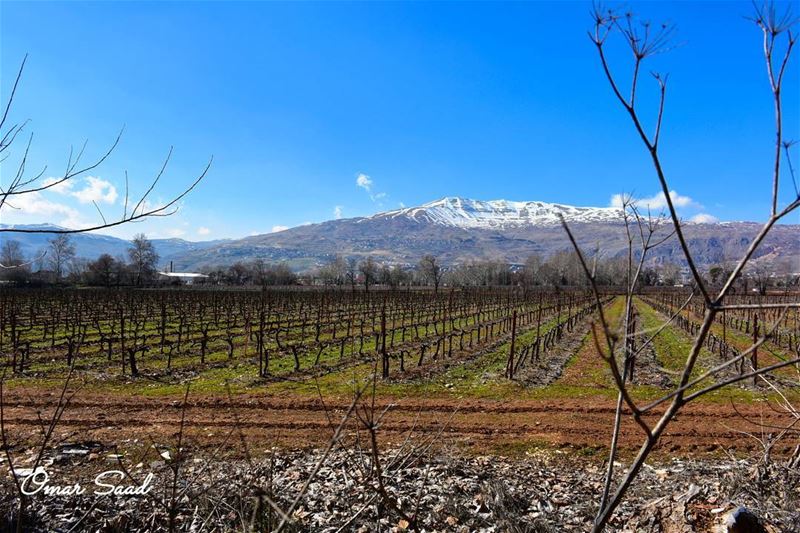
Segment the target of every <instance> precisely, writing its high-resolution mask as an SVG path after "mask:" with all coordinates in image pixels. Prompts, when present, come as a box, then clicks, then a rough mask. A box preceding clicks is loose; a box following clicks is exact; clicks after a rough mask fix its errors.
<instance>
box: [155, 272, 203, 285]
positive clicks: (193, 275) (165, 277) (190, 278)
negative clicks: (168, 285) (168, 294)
mask: <svg viewBox="0 0 800 533" xmlns="http://www.w3.org/2000/svg"><path fill="white" fill-rule="evenodd" d="M158 275H159V279H160V280H161V281H170V280H175V279H179V280H181V282H183V283H185V284H187V285H191V284H192V283H194V282H195V281H197V280H198V279H204V278H207V277H208V276H207V275H205V274H200V273H198V272H159V273H158Z"/></svg>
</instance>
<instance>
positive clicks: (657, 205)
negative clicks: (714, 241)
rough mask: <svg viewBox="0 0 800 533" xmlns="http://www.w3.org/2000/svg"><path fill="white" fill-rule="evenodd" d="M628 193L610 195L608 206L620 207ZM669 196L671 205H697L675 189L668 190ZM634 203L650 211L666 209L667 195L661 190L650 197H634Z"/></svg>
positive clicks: (697, 205)
mask: <svg viewBox="0 0 800 533" xmlns="http://www.w3.org/2000/svg"><path fill="white" fill-rule="evenodd" d="M628 196H629V195H623V194H615V195H613V196H612V197H611V202H610V206H611V207H622V204H623V201H624V199H625V198H627V197H628ZM669 197H670V199H671V200H672V205H674V206H675V207H676V208H677V207H691V206H695V207H699V204H697V203H696V202H695V201H694V200H692V199H691V198H690V197H688V196H682V195H680V194H678V193H677V191H674V190H672V191H669ZM633 203H634V205H636V207H638V208H641V209H650V210H651V211H658V210H660V209H666V207H667V197H666V196H665V195H664V193H663V192H659V193H656V194H654V195H653V196H651V197H650V198H635V197H634V202H633Z"/></svg>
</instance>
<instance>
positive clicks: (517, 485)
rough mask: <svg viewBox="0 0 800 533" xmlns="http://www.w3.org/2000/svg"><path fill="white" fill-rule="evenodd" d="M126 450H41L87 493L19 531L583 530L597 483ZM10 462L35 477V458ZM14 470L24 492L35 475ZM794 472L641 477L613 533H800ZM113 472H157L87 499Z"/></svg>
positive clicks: (558, 475) (394, 456)
mask: <svg viewBox="0 0 800 533" xmlns="http://www.w3.org/2000/svg"><path fill="white" fill-rule="evenodd" d="M137 446H138V448H137ZM127 450H128V451H126V452H124V453H120V452H118V450H115V449H110V448H106V447H103V446H102V445H100V444H98V443H88V442H85V443H73V444H61V445H60V446H58V447H56V448H55V449H53V450H52V451H48V452H47V453H46V454H45V456H44V458H43V461H42V463H41V464H42V466H43V467H44V468H45V469H46V471H47V473H48V476H49V486H50V487H51V488H52V487H55V486H74V484H75V483H78V484H79V485H80V486H81V487H82V488H84V490H85V491H86V492H85V493H84V494H80V495H69V494H62V495H55V494H51V495H45V494H43V492H44V491H43V490H42V491H40V492H39V493H38V494H36V495H33V496H31V497H30V499H29V503H28V505H27V509H26V511H25V513H24V524H25V527H24V528H23V530H24V531H52V532H67V531H105V532H116V531H120V532H121V531H128V532H139V531H162V530H163V531H167V530H169V528H170V526H169V524H170V514H172V518H173V520H172V523H173V529H174V530H179V531H242V530H249V529H251V528H253V527H254V526H255V527H257V528H260V529H257V530H259V531H271V530H274V528H275V526H276V525H277V524H278V523H280V521H281V519H282V517H281V513H282V512H284V511H285V512H286V513H287V514H288V515H289V516H288V517H287V519H288V522H289V523H290V524H291V526H290V528H289V530H294V531H323V532H335V531H360V532H367V531H404V530H413V529H416V530H421V531H457V532H462V531H463V532H471V531H487V532H489V531H510V532H523V531H541V532H545V531H553V532H556V531H567V532H569V531H587V530H588V528H589V527H590V525H591V523H592V519H593V516H594V511H595V506H596V505H597V501H598V498H599V495H600V492H601V490H602V480H603V469H602V464H600V463H599V462H598V460H597V459H596V458H584V457H580V456H579V455H577V454H575V453H567V452H559V451H553V450H551V451H540V452H530V453H527V454H524V455H523V456H521V457H515V458H502V457H496V456H465V455H462V454H459V453H458V452H455V451H453V450H449V449H447V448H444V447H435V446H434V443H433V441H430V442H428V443H427V444H425V445H424V446H422V445H414V446H411V445H410V444H408V443H407V444H404V445H401V446H396V447H393V448H390V449H388V450H386V451H382V452H380V453H379V454H378V462H377V463H376V461H375V455H374V454H373V453H372V447H371V444H370V440H369V436H368V435H360V436H359V437H358V438H355V437H353V438H352V439H350V438H348V439H347V441H346V443H345V442H343V443H342V445H341V446H338V447H336V448H335V449H334V450H333V451H332V452H331V453H330V454H329V455H328V456H327V457H325V458H324V460H322V459H323V457H324V451H323V450H307V451H301V450H296V451H286V450H272V451H269V450H267V451H264V450H261V453H260V456H259V457H258V458H253V457H252V456H251V457H250V458H249V459H248V458H233V457H230V458H227V457H225V450H224V449H221V450H218V451H217V453H215V454H213V456H209V454H207V453H206V454H205V455H202V456H201V455H200V453H201V452H195V451H193V450H189V449H183V451H182V452H179V451H178V450H179V448H178V447H171V448H169V447H162V446H158V445H154V444H145V443H141V442H131V443H129V447H128V448H127ZM15 452H16V457H18V458H20V460H21V461H22V462H27V466H31V463H32V460H33V458H34V457H35V455H36V451H35V450H33V449H32V450H28V451H22V450H16V451H15ZM22 462H20V463H18V464H17V473H18V475H19V476H20V478H21V479H22V476H24V475H26V474H28V473H29V471H25V470H23V469H22V466H23V465H22ZM797 463H798V460H797V457H795V459H794V462H792V459H791V458H786V457H783V458H780V459H778V458H776V459H774V460H772V461H771V462H770V463H769V464H766V463H765V462H764V461H763V460H761V461H755V460H745V459H735V458H733V457H731V458H724V459H708V458H705V459H694V460H686V459H681V460H678V459H674V460H667V461H665V462H662V463H659V464H652V465H647V466H646V467H645V468H644V470H643V471H642V473H641V475H640V477H639V479H638V480H637V481H636V483H635V484H634V486H633V488H632V489H631V492H630V495H629V497H628V498H626V499H625V500H624V501H623V503H622V504H621V506H620V507H619V509H618V512H617V513H616V515H615V517H614V519H613V521H612V522H611V525H610V527H609V530H614V531H630V532H633V531H645V532H662V531H663V532H681V533H683V532H693V531H703V532H704V531H726V530H727V529H726V528H724V526H723V524H724V523H725V521H726V520H727V519H729V517H730V515H731V513H732V512H734V511H735V510H736V509H737V508H740V507H746V508H747V509H749V510H751V511H752V512H753V513H755V514H757V515H758V516H760V517H761V519H762V520H763V522H765V523H767V524H769V526H768V527H767V531H782V532H784V531H785V532H788V531H800V466H798V464H797ZM376 465H377V466H376ZM0 470H4V472H3V476H2V485H0V509H1V510H2V522H0V530H3V531H5V530H8V529H11V528H13V527H14V526H15V521H16V520H17V516H18V515H17V504H16V501H17V500H16V496H15V495H16V491H15V489H14V485H13V478H12V477H11V475H10V474H9V471H8V468H7V462H6V460H5V459H4V460H3V462H0ZM109 470H120V471H121V472H125V474H120V477H118V478H117V477H106V478H102V479H103V480H105V481H109V482H110V481H115V482H119V483H120V486H131V487H135V486H140V484H141V483H142V482H143V481H144V479H145V476H146V475H147V473H150V472H152V473H153V474H154V477H153V481H152V483H151V485H152V488H151V490H150V492H149V493H148V494H146V495H138V496H128V495H117V496H114V495H105V496H99V495H97V494H94V493H93V492H95V491H97V490H101V491H102V490H108V489H106V488H105V487H101V486H98V485H94V483H93V480H94V479H95V476H96V475H97V474H98V473H101V472H104V471H109ZM315 470H316V474H315V475H313V476H312V474H313V473H314V472H315ZM618 471H619V472H623V471H624V466H623V465H621V464H620V465H619V467H618ZM379 473H380V475H379ZM309 480H310V483H309V484H308V487H307V490H306V491H305V493H304V494H303V496H302V497H301V498H300V499H299V500H298V501H297V504H296V505H295V506H294V507H292V503H293V502H294V501H295V499H296V497H297V495H298V494H301V493H302V487H303V486H304V485H305V484H306V483H307V482H308V481H309ZM36 487H38V485H37V484H35V483H32V484H30V485H29V488H34V489H35V488H36ZM173 488H174V491H173ZM173 495H174V496H173ZM173 502H174V503H173ZM270 502H273V503H272V504H271V503H270ZM171 510H172V511H173V512H172V513H170V511H171Z"/></svg>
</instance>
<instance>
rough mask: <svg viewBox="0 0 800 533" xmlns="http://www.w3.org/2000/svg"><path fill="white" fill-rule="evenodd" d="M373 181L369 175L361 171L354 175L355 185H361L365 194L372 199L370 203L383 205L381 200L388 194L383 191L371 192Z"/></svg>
mask: <svg viewBox="0 0 800 533" xmlns="http://www.w3.org/2000/svg"><path fill="white" fill-rule="evenodd" d="M374 185H375V182H374V181H373V180H372V178H371V177H369V176H367V175H366V174H364V173H363V172H359V173H358V175H357V176H356V186H358V187H361V188H362V189H364V190H365V191H367V194H368V195H369V199H370V200H372V203H375V204H378V207H383V202H382V201H381V200H384V199H385V198H388V197H389V195H388V194H386V193H385V192H373V190H374Z"/></svg>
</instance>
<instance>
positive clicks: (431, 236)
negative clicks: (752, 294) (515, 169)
mask: <svg viewBox="0 0 800 533" xmlns="http://www.w3.org/2000/svg"><path fill="white" fill-rule="evenodd" d="M560 216H563V217H564V218H565V220H567V222H569V224H570V227H571V228H572V230H573V233H574V234H575V236H576V238H577V240H578V242H579V244H580V245H581V246H582V247H583V248H584V249H585V250H594V249H596V248H599V249H600V251H601V254H602V255H603V256H605V257H615V256H620V255H622V254H624V253H625V249H626V240H625V232H624V225H623V223H622V220H621V213H620V210H619V209H616V208H606V207H574V206H568V205H562V204H549V203H545V202H511V201H507V200H492V201H479V200H470V199H465V198H459V197H448V198H443V199H441V200H437V201H435V202H430V203H427V204H424V205H421V206H418V207H409V208H403V209H398V210H394V211H388V212H384V213H378V214H376V215H373V216H370V217H362V218H350V219H341V220H329V221H327V222H322V223H319V224H309V225H305V226H299V227H296V228H291V229H288V230H284V231H280V232H276V233H269V234H264V235H255V236H251V237H245V238H243V239H231V240H223V241H206V242H197V243H193V242H189V241H185V240H182V239H156V240H154V241H153V242H154V243H155V245H156V249H157V250H158V252H159V255H160V256H161V257H162V261H161V262H162V264H165V263H166V262H168V261H170V260H172V261H174V264H175V269H176V270H186V271H196V270H201V269H203V268H210V267H213V266H225V265H230V264H233V263H235V262H237V261H248V260H252V259H257V258H260V259H263V260H265V261H267V262H286V263H287V264H289V266H290V267H292V268H293V269H294V270H296V271H303V270H307V269H310V268H314V267H315V266H318V265H321V264H324V263H325V262H327V261H330V260H331V259H332V258H333V257H335V256H336V255H337V254H340V255H343V256H345V257H359V258H361V257H366V256H372V257H374V258H375V259H376V260H378V261H385V262H390V263H395V264H406V265H412V264H415V263H417V262H418V261H419V259H420V258H421V257H422V256H423V255H425V254H433V255H436V256H437V257H439V258H440V260H441V261H442V262H443V263H444V264H456V263H462V262H466V261H470V260H474V259H497V260H503V261H507V262H510V263H516V264H521V263H523V262H524V261H525V259H526V258H527V257H528V256H530V255H531V254H540V255H543V256H548V255H550V254H553V253H555V252H558V251H561V250H566V249H569V248H570V246H569V242H568V241H567V239H566V235H565V233H564V230H563V228H562V227H561V226H560V223H559V220H560V218H559V217H560ZM760 228H761V224H758V223H755V222H718V223H686V224H685V225H684V233H685V235H686V238H687V240H688V243H689V246H690V248H691V250H692V252H693V253H694V255H695V257H696V259H697V261H698V263H699V264H700V265H701V266H709V265H712V264H716V263H720V262H724V261H730V260H734V259H737V258H739V257H741V255H742V254H743V253H744V251H745V250H746V249H747V247H748V246H749V244H750V242H751V241H752V239H753V238H754V237H755V235H756V234H757V233H758V231H759V229H760ZM669 229H671V225H670V224H665V225H664V226H663V229H662V232H666V231H668V230H669ZM6 237H8V236H6ZM2 238H5V237H3V236H0V239H2ZM13 238H15V239H18V240H19V241H20V242H22V243H23V247H24V249H25V251H26V254H28V255H31V254H33V253H35V252H36V251H37V250H39V249H40V248H41V247H42V246H44V244H45V242H46V241H47V239H49V238H51V236H48V235H35V234H33V235H32V234H15V235H14V237H13ZM74 240H75V243H76V248H77V249H78V254H79V255H81V256H85V257H96V256H98V255H99V254H100V253H104V252H105V253H110V254H111V255H119V254H125V253H126V250H127V248H128V246H129V243H128V242H127V241H125V240H123V239H116V238H114V237H107V236H102V235H94V234H80V235H75V236H74ZM650 257H651V262H654V263H659V262H674V263H678V264H682V263H683V254H682V253H681V250H680V248H679V246H678V242H677V240H676V239H675V238H674V237H673V238H671V239H669V240H667V241H666V242H665V243H664V244H662V245H661V246H659V247H658V248H657V249H656V250H654V251H652V252H651V254H650ZM755 259H756V260H757V261H764V262H771V263H776V262H787V263H789V264H790V265H795V267H794V270H796V271H800V225H797V224H794V225H790V224H782V225H777V226H775V227H774V228H773V230H772V232H771V234H770V236H769V237H768V238H767V239H766V240H765V242H764V243H763V244H762V246H761V247H760V249H759V251H758V252H757V253H756V255H755Z"/></svg>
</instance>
